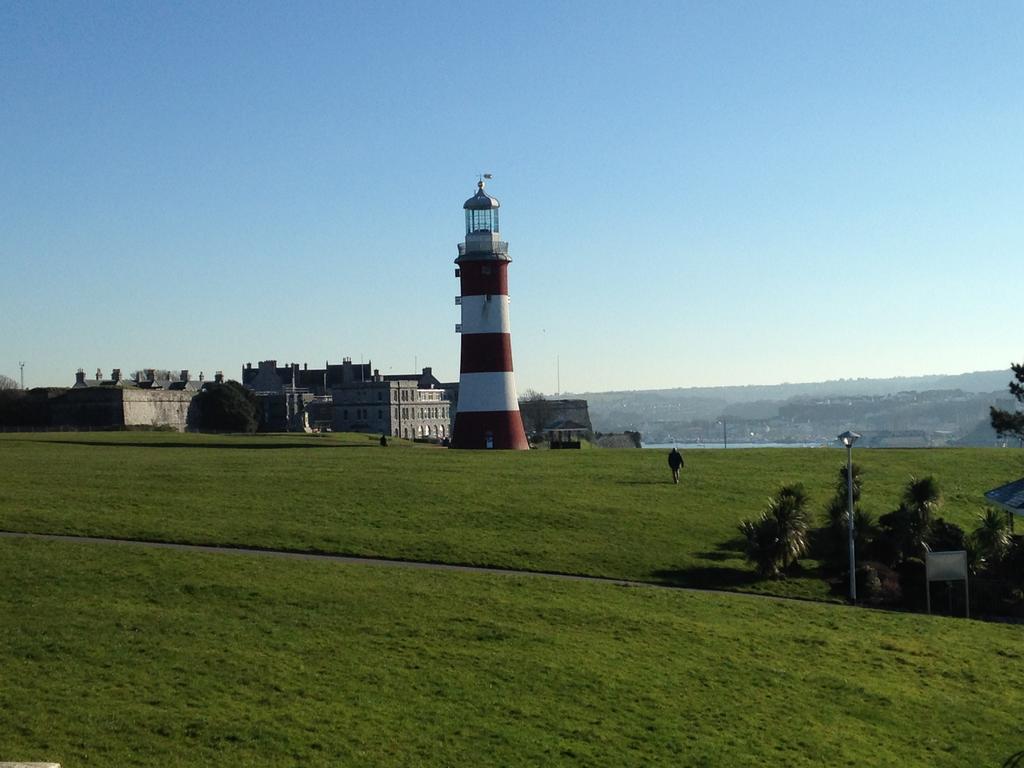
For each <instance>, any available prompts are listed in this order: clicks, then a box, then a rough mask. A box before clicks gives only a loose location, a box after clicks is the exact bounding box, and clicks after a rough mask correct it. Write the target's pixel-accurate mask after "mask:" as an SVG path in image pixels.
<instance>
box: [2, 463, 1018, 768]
mask: <svg viewBox="0 0 1024 768" xmlns="http://www.w3.org/2000/svg"><path fill="white" fill-rule="evenodd" d="M83 450H88V449H83ZM112 450H115V452H116V451H120V450H121V449H112ZM239 453H241V452H239ZM295 453H300V452H298V451H295ZM323 453H324V454H333V453H335V452H331V451H323ZM396 453H397V451H396ZM594 453H597V452H596V451H595V452H594ZM235 455H236V454H235V453H233V452H230V451H229V452H228V456H227V457H225V461H226V463H228V464H229V465H230V464H231V462H232V461H233V460H234V459H233V457H234V456H235ZM439 455H441V456H442V457H444V456H445V455H444V454H439ZM708 458H709V459H710V458H712V457H710V456H709V457H708ZM313 459H314V460H316V459H317V457H313ZM336 460H341V461H344V460H345V459H344V458H343V457H342V458H339V459H336ZM379 460H380V461H385V460H389V459H383V458H382V459H379ZM411 460H412V459H411V458H410V461H411ZM425 460H426V461H431V460H433V459H432V458H431V459H425ZM530 460H531V459H526V460H525V461H527V462H528V461H530ZM458 461H460V462H461V461H464V460H463V459H461V458H459V459H458ZM470 461H471V463H472V464H473V465H474V466H479V465H478V464H476V463H475V462H472V460H470ZM616 463H617V462H613V465H614V464H616ZM695 463H696V464H697V467H694V469H695V470H697V469H698V468H699V467H700V466H701V463H700V462H695ZM829 463H831V462H829ZM492 466H495V467H496V466H497V465H492ZM527 466H529V465H527ZM567 466H568V465H567ZM635 466H642V465H635ZM225 471H226V472H228V473H229V474H230V472H231V471H233V470H231V469H230V468H228V469H226V470H225ZM495 471H497V470H495ZM520 471H521V470H520ZM592 471H594V472H595V473H596V474H598V475H600V474H601V473H600V472H599V471H598V470H597V469H594V470H592ZM609 471H610V470H609ZM609 482H610V481H609ZM183 493H184V492H183ZM171 517H172V518H173V514H172V515H171ZM154 519H155V516H154ZM0 583H2V585H3V589H2V590H0V617H2V621H0V761H2V760H53V761H60V762H61V763H62V764H63V765H64V766H66V768H72V767H75V766H88V765H94V766H128V765H132V766H160V767H161V768H166V767H167V766H208V765H215V764H220V765H225V766H242V765H253V766H267V765H274V766H283V765H303V766H309V765H358V766H418V765H430V766H434V765H459V766H463V765H464V766H481V765H488V766H490V765H494V766H501V765H507V766H512V765H516V766H518V765H547V764H559V765H592V766H615V767H619V766H641V765H680V766H683V765H685V766H701V765H707V766H763V765H771V766H822V765H829V766H894V765H899V766H929V767H932V766H964V765H979V766H981V765H986V766H987V765H991V766H997V765H1000V764H1001V763H1002V761H1003V760H1004V759H1005V758H1006V757H1008V756H1009V755H1011V754H1013V753H1015V752H1017V751H1018V750H1020V749H1024V736H1022V732H1021V729H1020V724H1019V712H1020V711H1021V709H1022V707H1024V667H1022V664H1021V660H1022V654H1024V651H1022V650H1021V648H1020V629H1019V628H1017V627H1009V626H1003V625H995V624H986V623H982V622H972V621H963V620H953V619H944V618H939V617H926V616H919V615H908V614H892V613H884V612H879V611H868V610H860V609H849V608H846V607H843V606H836V605H821V604H813V603H803V602H800V603H794V602H780V601H775V600H770V599H763V598H757V597H753V596H739V595H734V596H723V595H714V594H694V593H685V592H680V591H677V590H655V589H648V588H623V587H616V586H613V585H602V584H593V583H578V582H554V581H550V580H547V579H543V578H538V577H503V576H496V575H473V574H454V573H435V572H423V571H410V570H404V569H394V568H385V567H380V566H376V567H375V566H347V565H340V564H331V563H324V562H299V561H282V560H277V559H273V558H264V557H255V556H247V555H214V554H199V553H184V552H168V551H160V550H145V549H142V548H136V547H126V546H111V545H98V544H69V543H63V542H42V541H31V540H0Z"/></svg>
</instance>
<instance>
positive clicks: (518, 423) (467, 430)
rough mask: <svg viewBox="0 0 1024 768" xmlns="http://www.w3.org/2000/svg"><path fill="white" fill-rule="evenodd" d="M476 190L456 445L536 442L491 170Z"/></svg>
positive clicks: (464, 265) (464, 267) (463, 280)
mask: <svg viewBox="0 0 1024 768" xmlns="http://www.w3.org/2000/svg"><path fill="white" fill-rule="evenodd" d="M478 176H479V181H478V182H477V190H476V194H475V195H473V197H471V198H469V200H467V201H466V202H465V203H464V204H463V206H462V207H463V209H464V210H465V211H466V241H465V242H464V243H459V257H458V258H457V259H456V260H455V263H456V264H457V265H458V269H456V270H455V274H456V276H457V277H458V278H459V281H460V287H461V289H462V293H461V295H460V296H459V297H458V299H456V302H457V303H458V304H460V305H461V306H462V323H461V324H460V325H459V326H458V328H457V330H458V331H459V332H460V333H461V334H462V362H461V365H460V366H459V404H458V410H457V412H456V414H455V427H454V430H453V435H452V447H453V448H509V449H513V450H525V449H527V448H529V447H530V445H529V443H528V442H527V441H526V432H525V431H524V430H523V420H522V417H521V416H520V415H519V399H518V397H517V396H516V381H515V377H514V376H513V374H512V337H511V334H510V331H509V319H508V265H509V262H510V261H511V259H510V258H509V257H508V243H506V242H503V241H502V240H501V239H500V238H501V234H500V233H499V231H498V207H499V206H500V203H499V202H498V200H497V198H494V197H491V196H490V195H488V194H487V193H486V192H484V180H485V179H488V180H489V179H490V178H491V174H490V173H481V174H478Z"/></svg>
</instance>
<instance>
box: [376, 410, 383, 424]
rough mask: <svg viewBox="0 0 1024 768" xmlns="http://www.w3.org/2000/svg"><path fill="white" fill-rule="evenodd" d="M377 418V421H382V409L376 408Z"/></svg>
mask: <svg viewBox="0 0 1024 768" xmlns="http://www.w3.org/2000/svg"><path fill="white" fill-rule="evenodd" d="M377 420H378V421H383V420H384V411H382V410H381V409H380V408H378V409H377Z"/></svg>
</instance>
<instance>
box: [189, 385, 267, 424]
mask: <svg viewBox="0 0 1024 768" xmlns="http://www.w3.org/2000/svg"><path fill="white" fill-rule="evenodd" d="M195 406H196V412H197V417H198V426H199V429H201V430H204V431H211V432H255V431H256V427H257V426H259V416H260V407H259V403H258V401H257V400H256V396H255V395H254V394H253V393H252V392H250V391H249V390H248V389H246V388H245V387H243V386H242V385H241V384H239V383H238V382H237V381H228V382H225V383H223V384H206V385H205V386H204V387H203V389H202V391H201V392H200V393H199V394H198V395H196V398H195Z"/></svg>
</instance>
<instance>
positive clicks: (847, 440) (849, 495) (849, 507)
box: [839, 430, 860, 603]
mask: <svg viewBox="0 0 1024 768" xmlns="http://www.w3.org/2000/svg"><path fill="white" fill-rule="evenodd" d="M839 439H840V440H841V441H842V443H843V445H845V446H846V516H847V522H848V523H849V530H850V602H851V603H856V602H857V569H856V561H855V558H854V552H853V444H854V443H856V442H857V440H858V439H860V435H858V434H857V433H856V432H850V431H849V430H847V431H846V432H843V434H841V435H840V436H839Z"/></svg>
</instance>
